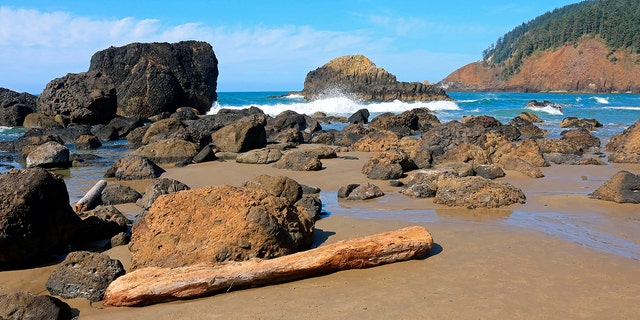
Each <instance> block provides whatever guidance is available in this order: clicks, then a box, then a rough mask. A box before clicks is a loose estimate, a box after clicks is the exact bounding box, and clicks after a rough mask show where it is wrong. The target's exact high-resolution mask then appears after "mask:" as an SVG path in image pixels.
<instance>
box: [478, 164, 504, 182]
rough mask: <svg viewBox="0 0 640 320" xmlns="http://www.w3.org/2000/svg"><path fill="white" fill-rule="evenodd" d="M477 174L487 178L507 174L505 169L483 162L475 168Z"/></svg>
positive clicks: (500, 176)
mask: <svg viewBox="0 0 640 320" xmlns="http://www.w3.org/2000/svg"><path fill="white" fill-rule="evenodd" d="M473 171H475V172H476V175H478V176H480V177H483V178H485V179H491V180H492V179H496V178H502V177H504V176H505V173H504V170H502V168H500V166H498V165H495V164H481V165H479V166H477V167H475V168H474V169H473Z"/></svg>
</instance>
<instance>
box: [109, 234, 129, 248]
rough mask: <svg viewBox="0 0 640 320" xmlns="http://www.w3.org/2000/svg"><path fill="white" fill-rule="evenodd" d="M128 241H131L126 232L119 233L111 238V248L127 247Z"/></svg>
mask: <svg viewBox="0 0 640 320" xmlns="http://www.w3.org/2000/svg"><path fill="white" fill-rule="evenodd" d="M129 241H131V237H130V236H129V235H128V234H127V233H126V232H120V233H118V234H116V235H115V236H113V237H111V243H110V244H111V248H115V247H118V246H124V245H127V244H129Z"/></svg>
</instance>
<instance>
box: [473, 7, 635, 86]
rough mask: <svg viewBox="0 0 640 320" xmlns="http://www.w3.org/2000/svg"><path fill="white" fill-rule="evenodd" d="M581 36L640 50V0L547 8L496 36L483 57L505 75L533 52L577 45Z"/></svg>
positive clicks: (617, 47)
mask: <svg viewBox="0 0 640 320" xmlns="http://www.w3.org/2000/svg"><path fill="white" fill-rule="evenodd" d="M583 36H592V37H595V36H598V37H600V38H601V39H603V40H604V41H605V42H606V44H607V46H608V47H609V48H610V49H611V52H614V51H616V50H618V49H626V50H629V51H630V52H631V53H640V0H590V1H582V2H579V3H576V4H571V5H568V6H565V7H562V8H559V9H555V10H553V11H550V12H547V13H545V14H543V15H541V16H539V17H537V18H535V19H533V20H531V21H529V22H528V23H523V24H521V25H520V26H518V27H516V28H514V29H513V30H511V31H510V32H508V33H507V34H505V35H504V36H502V37H501V38H499V39H498V40H497V41H496V43H495V44H492V45H491V46H490V47H489V48H487V49H486V50H485V51H484V52H483V61H484V63H486V64H489V65H499V66H502V67H503V69H502V70H503V71H502V74H501V76H502V78H503V79H507V78H509V77H510V76H512V75H514V74H516V73H518V72H519V70H520V66H521V64H522V62H523V60H524V59H525V58H527V57H529V56H531V55H532V54H533V53H534V52H537V51H544V50H549V49H555V48H558V47H561V46H564V45H566V44H569V43H574V45H576V43H577V41H578V40H579V39H580V38H581V37H583ZM612 59H614V58H612ZM612 62H615V61H612Z"/></svg>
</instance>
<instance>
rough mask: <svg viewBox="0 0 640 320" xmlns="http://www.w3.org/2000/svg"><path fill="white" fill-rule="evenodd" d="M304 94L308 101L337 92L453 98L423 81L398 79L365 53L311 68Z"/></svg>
mask: <svg viewBox="0 0 640 320" xmlns="http://www.w3.org/2000/svg"><path fill="white" fill-rule="evenodd" d="M302 94H303V95H304V96H305V98H307V99H309V100H314V99H321V98H323V97H327V96H335V95H337V94H343V95H344V94H346V95H350V94H351V95H355V96H356V97H358V98H359V99H363V100H374V101H393V100H401V101H432V100H451V98H450V97H449V96H448V95H447V94H446V93H445V92H444V90H442V89H440V88H438V87H436V86H430V85H425V84H423V83H420V82H412V83H408V82H398V81H397V80H396V77H395V76H394V75H392V74H390V73H389V72H387V71H386V70H384V69H382V68H377V67H376V65H375V64H374V63H373V62H371V60H369V59H368V58H367V57H365V56H362V55H350V56H343V57H339V58H336V59H333V60H331V61H329V62H328V63H327V64H325V65H324V66H322V67H320V68H318V69H316V70H314V71H311V72H309V73H308V74H307V77H306V78H305V80H304V89H303V90H302Z"/></svg>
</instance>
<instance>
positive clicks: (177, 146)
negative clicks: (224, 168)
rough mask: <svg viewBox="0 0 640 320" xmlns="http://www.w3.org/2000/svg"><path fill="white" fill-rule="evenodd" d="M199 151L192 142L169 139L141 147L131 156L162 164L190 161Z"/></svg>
mask: <svg viewBox="0 0 640 320" xmlns="http://www.w3.org/2000/svg"><path fill="white" fill-rule="evenodd" d="M199 151H200V148H199V147H198V145H197V144H195V143H193V142H189V141H185V140H182V139H174V138H171V139H164V140H160V141H157V142H154V143H150V144H148V145H146V146H142V147H140V148H138V149H136V150H135V151H133V152H131V154H132V155H137V156H141V157H145V158H147V159H149V160H151V161H153V162H155V163H160V164H162V163H175V162H181V161H185V160H191V159H193V157H194V156H195V155H197V154H198V152H199Z"/></svg>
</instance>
